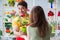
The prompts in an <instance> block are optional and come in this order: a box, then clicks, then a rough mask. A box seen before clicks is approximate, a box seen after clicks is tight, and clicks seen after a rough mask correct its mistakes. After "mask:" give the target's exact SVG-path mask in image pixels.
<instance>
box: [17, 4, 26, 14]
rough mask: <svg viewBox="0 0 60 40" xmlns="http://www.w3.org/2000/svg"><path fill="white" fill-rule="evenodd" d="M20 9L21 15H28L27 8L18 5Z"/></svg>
mask: <svg viewBox="0 0 60 40" xmlns="http://www.w3.org/2000/svg"><path fill="white" fill-rule="evenodd" d="M18 9H19V13H26V12H27V8H25V7H24V6H22V5H18Z"/></svg>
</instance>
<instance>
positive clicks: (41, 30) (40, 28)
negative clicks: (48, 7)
mask: <svg viewBox="0 0 60 40" xmlns="http://www.w3.org/2000/svg"><path fill="white" fill-rule="evenodd" d="M30 22H31V24H30V25H29V26H28V27H27V37H28V40H50V34H51V27H50V26H49V24H48V22H47V21H46V18H45V14H44V11H43V9H42V7H40V6H35V7H34V8H33V9H32V11H31V15H30Z"/></svg>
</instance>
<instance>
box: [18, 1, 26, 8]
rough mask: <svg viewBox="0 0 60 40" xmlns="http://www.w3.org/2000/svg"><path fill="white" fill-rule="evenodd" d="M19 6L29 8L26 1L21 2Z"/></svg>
mask: <svg viewBox="0 0 60 40" xmlns="http://www.w3.org/2000/svg"><path fill="white" fill-rule="evenodd" d="M18 5H22V6H24V7H25V8H27V2H25V1H21V2H19V3H18ZM18 5H17V6H18Z"/></svg>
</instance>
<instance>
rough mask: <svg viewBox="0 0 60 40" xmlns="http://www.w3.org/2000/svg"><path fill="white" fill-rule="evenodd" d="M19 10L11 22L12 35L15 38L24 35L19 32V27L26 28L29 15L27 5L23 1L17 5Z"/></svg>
mask: <svg viewBox="0 0 60 40" xmlns="http://www.w3.org/2000/svg"><path fill="white" fill-rule="evenodd" d="M17 7H18V9H19V16H16V17H15V18H13V20H12V27H13V31H14V35H15V36H16V37H19V36H21V35H22V34H23V35H25V34H26V33H25V34H24V33H22V32H21V30H20V27H23V26H26V25H28V24H29V20H28V18H29V14H28V13H27V3H26V2H25V1H22V2H19V3H18V5H17Z"/></svg>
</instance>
